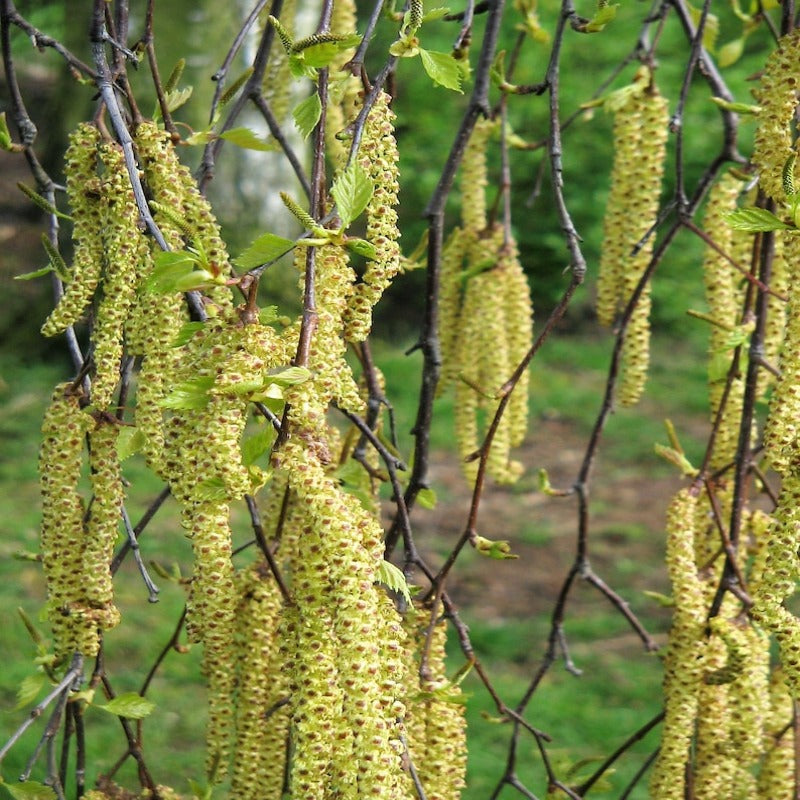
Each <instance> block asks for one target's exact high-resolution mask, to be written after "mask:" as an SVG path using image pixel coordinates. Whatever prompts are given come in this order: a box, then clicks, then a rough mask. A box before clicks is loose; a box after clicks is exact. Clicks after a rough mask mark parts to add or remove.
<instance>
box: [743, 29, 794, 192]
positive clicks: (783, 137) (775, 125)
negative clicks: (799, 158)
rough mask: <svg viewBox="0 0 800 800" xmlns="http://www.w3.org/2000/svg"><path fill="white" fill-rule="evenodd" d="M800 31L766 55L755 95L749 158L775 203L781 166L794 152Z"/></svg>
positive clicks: (779, 185) (780, 185) (763, 187)
mask: <svg viewBox="0 0 800 800" xmlns="http://www.w3.org/2000/svg"><path fill="white" fill-rule="evenodd" d="M798 63H800V31H798V30H794V31H792V32H791V33H788V34H787V35H786V36H784V37H783V38H782V39H781V40H780V41H779V42H778V48H777V50H775V51H774V52H773V53H772V54H771V55H770V57H769V58H768V59H767V63H766V65H765V67H764V72H763V73H762V75H761V85H760V87H759V89H758V90H757V92H756V99H757V100H758V102H759V105H760V106H761V110H760V111H759V113H758V117H757V119H758V127H757V128H756V133H755V138H754V141H753V157H752V161H753V164H755V166H756V168H757V169H758V172H759V183H760V185H761V188H762V189H763V190H764V193H765V194H767V195H768V196H769V197H771V198H772V199H773V200H775V201H776V202H777V203H778V204H782V203H783V202H784V201H785V196H784V190H783V167H784V165H785V164H786V161H787V160H788V158H789V157H790V156H791V155H792V153H793V152H794V150H793V147H792V144H793V140H794V133H793V127H794V111H795V108H796V107H797V89H798V80H799V79H800V73H799V72H798V66H797V65H798Z"/></svg>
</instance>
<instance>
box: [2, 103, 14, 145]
mask: <svg viewBox="0 0 800 800" xmlns="http://www.w3.org/2000/svg"><path fill="white" fill-rule="evenodd" d="M12 145H13V141H12V140H11V131H9V130H8V123H7V122H6V112H5V111H4V112H3V113H2V114H0V150H11V149H12Z"/></svg>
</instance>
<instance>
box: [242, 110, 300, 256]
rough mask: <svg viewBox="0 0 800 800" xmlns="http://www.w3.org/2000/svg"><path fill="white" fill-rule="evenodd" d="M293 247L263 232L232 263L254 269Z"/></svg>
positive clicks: (271, 234) (280, 238) (281, 238)
mask: <svg viewBox="0 0 800 800" xmlns="http://www.w3.org/2000/svg"><path fill="white" fill-rule="evenodd" d="M315 97H316V95H315ZM293 247H294V242H293V241H292V240H291V239H284V238H283V237H282V236H276V235H275V234H274V233H265V234H263V235H262V236H259V237H258V239H256V240H255V241H254V242H253V243H252V244H251V245H250V246H249V247H248V248H247V249H246V250H245V251H244V252H243V253H242V254H241V255H240V256H239V257H238V258H235V259H234V260H233V263H234V264H236V266H237V267H241V268H242V269H245V270H247V269H254V268H255V267H260V266H261V265H262V264H269V263H270V262H271V261H275V260H276V259H278V258H280V257H281V256H282V255H285V254H286V253H288V252H289V251H290V250H291V249H292V248H293Z"/></svg>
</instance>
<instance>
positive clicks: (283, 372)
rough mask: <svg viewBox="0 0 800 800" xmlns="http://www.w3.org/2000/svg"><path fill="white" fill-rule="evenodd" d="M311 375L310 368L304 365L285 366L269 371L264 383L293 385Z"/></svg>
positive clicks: (302, 381) (303, 381) (304, 380)
mask: <svg viewBox="0 0 800 800" xmlns="http://www.w3.org/2000/svg"><path fill="white" fill-rule="evenodd" d="M310 377H311V370H309V369H306V368H305V367H285V368H283V369H279V370H276V371H275V372H273V371H272V370H270V371H269V378H267V380H266V381H265V383H275V384H277V385H278V386H295V385H296V384H298V383H305V382H306V381H307V380H308V379H309V378H310Z"/></svg>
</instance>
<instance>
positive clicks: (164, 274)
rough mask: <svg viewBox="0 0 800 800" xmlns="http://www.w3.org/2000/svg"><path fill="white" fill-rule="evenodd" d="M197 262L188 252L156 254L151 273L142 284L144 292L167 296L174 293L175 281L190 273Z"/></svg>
mask: <svg viewBox="0 0 800 800" xmlns="http://www.w3.org/2000/svg"><path fill="white" fill-rule="evenodd" d="M198 260H199V259H198V257H197V255H196V254H195V253H190V252H189V251H188V250H172V251H170V252H161V253H157V254H156V256H155V259H154V262H155V263H154V266H153V271H152V272H151V273H150V275H148V277H147V280H146V281H145V282H144V289H145V291H146V292H154V293H156V294H168V293H169V292H174V291H176V290H175V285H176V283H177V281H178V280H180V279H181V278H184V277H185V276H186V275H188V274H189V273H191V272H192V271H193V270H194V267H195V265H196V264H197V263H198Z"/></svg>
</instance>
